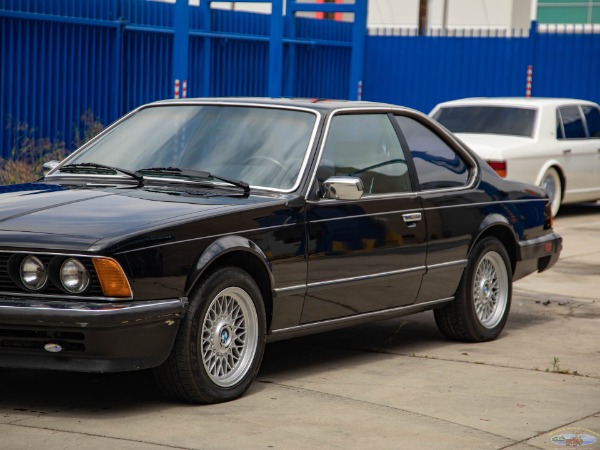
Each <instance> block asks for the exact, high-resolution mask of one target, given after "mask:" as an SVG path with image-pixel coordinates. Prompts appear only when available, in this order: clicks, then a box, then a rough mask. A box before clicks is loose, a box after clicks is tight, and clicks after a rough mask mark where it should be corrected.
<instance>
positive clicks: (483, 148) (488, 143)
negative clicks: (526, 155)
mask: <svg viewBox="0 0 600 450" xmlns="http://www.w3.org/2000/svg"><path fill="white" fill-rule="evenodd" d="M454 135H455V136H456V137H457V138H459V139H460V140H461V141H462V142H464V143H465V144H466V145H467V147H469V148H470V149H471V150H473V151H474V152H475V153H477V154H478V155H479V156H480V157H481V158H483V159H485V160H486V161H490V160H502V159H505V158H506V157H507V156H506V154H507V153H512V152H513V151H514V150H518V149H520V148H521V147H526V146H531V144H532V143H533V139H531V138H526V137H519V136H505V135H499V134H475V133H454Z"/></svg>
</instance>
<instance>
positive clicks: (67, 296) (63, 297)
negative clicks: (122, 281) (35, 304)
mask: <svg viewBox="0 0 600 450" xmlns="http://www.w3.org/2000/svg"><path fill="white" fill-rule="evenodd" d="M127 282H128V283H129V280H127ZM130 292H132V291H131V289H130ZM0 296H4V297H5V298H6V297H8V298H11V297H19V298H20V297H24V298H28V299H36V298H43V299H49V300H50V299H60V300H63V301H65V302H68V301H71V300H85V301H88V302H90V301H98V302H129V301H131V300H133V297H92V296H90V297H82V296H79V295H70V294H66V293H65V294H39V293H29V292H4V291H0ZM0 300H2V298H0Z"/></svg>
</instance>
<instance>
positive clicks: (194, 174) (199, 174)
mask: <svg viewBox="0 0 600 450" xmlns="http://www.w3.org/2000/svg"><path fill="white" fill-rule="evenodd" d="M138 172H154V173H160V174H167V175H169V174H173V175H179V176H183V177H190V178H214V179H215V180H219V181H223V182H225V183H229V184H231V185H233V186H237V187H240V188H242V189H243V190H244V195H249V194H250V185H249V184H248V183H246V182H245V181H241V180H232V179H231V178H227V177H222V176H220V175H215V174H212V173H210V172H206V171H202V170H194V169H180V168H179V167H148V168H147V169H139V170H138Z"/></svg>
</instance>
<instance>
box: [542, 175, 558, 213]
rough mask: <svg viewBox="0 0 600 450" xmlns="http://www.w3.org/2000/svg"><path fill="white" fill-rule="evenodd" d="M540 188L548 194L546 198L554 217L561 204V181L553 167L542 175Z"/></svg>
mask: <svg viewBox="0 0 600 450" xmlns="http://www.w3.org/2000/svg"><path fill="white" fill-rule="evenodd" d="M541 187H542V188H543V189H544V190H545V191H546V193H547V194H548V198H550V206H551V208H552V216H556V214H558V210H559V209H560V204H561V202H562V181H561V179H560V175H559V174H558V172H557V171H556V169H555V168H554V167H550V168H549V169H548V170H547V171H546V173H545V174H544V177H543V178H542V184H541Z"/></svg>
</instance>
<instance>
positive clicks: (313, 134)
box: [44, 100, 323, 194]
mask: <svg viewBox="0 0 600 450" xmlns="http://www.w3.org/2000/svg"><path fill="white" fill-rule="evenodd" d="M169 106H224V107H227V106H231V107H248V108H264V109H279V110H287V111H300V112H306V113H310V114H312V115H313V116H315V122H314V124H313V129H312V131H311V135H310V139H309V141H308V145H307V147H306V149H305V151H304V159H303V160H302V165H301V166H300V170H299V171H298V177H297V178H296V181H295V182H294V185H293V186H292V187H291V188H290V189H278V188H274V187H270V186H259V185H254V184H250V188H251V189H258V190H263V191H268V192H277V193H281V194H288V193H291V192H294V191H296V190H298V188H299V187H300V184H301V181H302V179H303V178H304V174H305V172H306V168H307V166H308V163H309V160H310V155H311V153H312V149H313V147H314V145H315V141H316V139H317V131H318V129H319V124H320V122H321V119H322V117H323V114H322V113H321V111H318V110H315V109H310V108H305V107H301V106H289V105H274V104H265V103H258V102H243V101H239V102H238V101H231V102H229V101H218V100H216V101H210V100H198V101H194V100H186V101H164V100H163V101H159V102H154V103H148V104H146V105H142V106H140V107H138V108H136V109H134V110H133V111H131V112H129V113H127V114H125V115H124V116H123V117H121V118H120V119H118V120H117V121H115V122H113V123H112V124H111V125H110V126H108V127H106V128H105V129H104V130H102V132H101V133H99V134H98V135H97V136H95V137H94V138H92V139H90V140H89V141H88V142H86V143H85V144H84V145H82V146H81V147H80V148H78V149H77V150H75V151H74V152H73V153H71V154H70V155H69V156H67V157H66V158H65V159H64V160H62V161H61V163H60V164H59V165H58V166H56V167H55V168H53V169H52V170H50V171H49V172H48V173H47V174H46V175H45V176H44V179H49V180H51V179H56V178H63V177H67V178H70V177H71V176H77V177H78V178H82V175H83V174H70V173H69V174H67V173H64V172H63V173H60V168H61V167H62V166H64V165H67V164H69V160H70V159H72V158H74V157H75V156H76V155H78V154H79V153H81V152H84V151H85V150H86V148H87V147H88V146H90V145H91V144H93V143H95V142H96V141H97V140H98V139H101V138H102V136H103V135H104V134H105V133H108V132H110V131H111V130H112V129H113V128H115V127H116V126H118V125H120V124H121V123H122V122H124V121H125V120H127V119H129V118H130V117H131V116H133V115H135V114H137V113H139V112H140V111H142V110H144V109H148V108H160V107H169ZM84 176H85V178H101V179H106V177H107V175H100V174H85V175H84ZM110 177H112V178H113V179H114V178H117V179H129V177H125V176H120V175H110ZM144 178H145V179H148V177H144ZM161 179H164V178H161ZM180 181H185V180H180ZM188 183H189V181H188ZM206 184H219V185H220V184H226V183H222V182H220V181H211V180H207V181H206Z"/></svg>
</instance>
